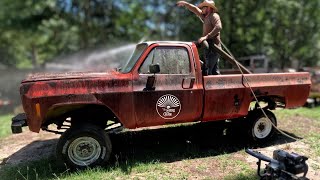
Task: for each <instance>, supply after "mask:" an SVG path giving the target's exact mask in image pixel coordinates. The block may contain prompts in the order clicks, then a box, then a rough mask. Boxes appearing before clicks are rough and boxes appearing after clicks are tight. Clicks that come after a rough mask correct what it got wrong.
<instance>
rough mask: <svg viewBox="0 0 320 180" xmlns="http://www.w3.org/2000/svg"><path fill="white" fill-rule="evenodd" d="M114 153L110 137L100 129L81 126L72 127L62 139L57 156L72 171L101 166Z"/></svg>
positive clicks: (58, 145) (91, 126)
mask: <svg viewBox="0 0 320 180" xmlns="http://www.w3.org/2000/svg"><path fill="white" fill-rule="evenodd" d="M111 151H112V145H111V141H110V138H109V135H108V134H107V133H106V132H105V131H104V130H103V129H102V128H100V127H98V126H95V125H92V124H81V125H77V126H74V127H71V128H70V129H68V130H67V131H66V132H64V133H63V134H62V136H61V137H60V139H59V141H58V144H57V148H56V155H57V157H58V159H60V160H63V161H64V163H66V164H67V166H68V167H69V168H71V169H84V168H87V167H94V166H101V165H104V164H106V163H107V162H108V160H109V158H110V154H111Z"/></svg>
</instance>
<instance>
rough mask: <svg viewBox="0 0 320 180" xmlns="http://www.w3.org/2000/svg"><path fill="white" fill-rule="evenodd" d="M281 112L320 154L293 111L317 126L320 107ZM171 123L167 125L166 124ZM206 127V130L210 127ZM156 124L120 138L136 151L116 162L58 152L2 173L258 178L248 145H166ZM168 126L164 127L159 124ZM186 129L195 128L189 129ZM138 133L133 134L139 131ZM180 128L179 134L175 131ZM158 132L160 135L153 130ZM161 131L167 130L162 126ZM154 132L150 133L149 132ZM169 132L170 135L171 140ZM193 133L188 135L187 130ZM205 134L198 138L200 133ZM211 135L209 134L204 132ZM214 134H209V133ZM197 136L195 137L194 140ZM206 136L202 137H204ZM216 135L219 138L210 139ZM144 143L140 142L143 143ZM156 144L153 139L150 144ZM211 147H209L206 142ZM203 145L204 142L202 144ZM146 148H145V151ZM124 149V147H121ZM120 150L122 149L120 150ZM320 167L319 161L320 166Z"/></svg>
mask: <svg viewBox="0 0 320 180" xmlns="http://www.w3.org/2000/svg"><path fill="white" fill-rule="evenodd" d="M275 114H276V116H277V118H278V124H279V125H281V129H283V130H285V131H288V132H290V133H294V134H295V135H297V136H299V137H302V138H303V140H302V141H303V142H305V143H307V144H309V145H310V147H311V148H312V149H311V150H310V151H311V152H312V153H315V156H320V135H319V133H315V132H312V130H310V132H308V133H306V132H305V131H306V129H308V127H302V128H292V127H296V126H298V125H297V123H298V122H292V119H293V117H295V118H296V117H302V118H305V117H306V118H307V122H308V123H310V125H312V126H314V127H315V128H320V107H317V108H314V109H308V108H299V109H294V110H279V111H276V112H275ZM10 119H11V115H5V116H1V117H0V120H1V121H0V123H1V126H0V127H1V137H4V136H7V135H8V134H10V123H11V121H10ZM170 128H172V129H174V133H172V135H177V134H180V132H176V130H181V129H184V128H190V127H188V126H186V127H184V126H181V127H169V129H170ZM166 129H168V128H166ZM207 130H208V129H206V128H204V129H202V131H207ZM155 131H157V130H152V131H150V132H145V133H144V132H134V133H136V134H137V133H140V134H141V136H135V138H136V139H138V138H142V139H144V140H143V141H142V142H139V141H138V140H136V139H130V136H128V138H129V139H128V140H127V141H124V142H121V143H123V144H128V145H125V146H124V147H120V149H125V148H131V146H133V145H130V143H131V141H133V140H134V141H137V142H133V144H135V143H136V144H137V148H136V149H133V152H131V151H130V152H129V153H128V152H126V153H127V154H126V155H124V157H119V159H117V158H116V159H115V160H112V162H111V163H110V164H109V165H108V166H107V167H103V168H94V169H87V170H84V171H73V172H72V171H70V170H69V169H67V168H66V167H65V166H64V165H63V164H59V162H57V161H56V159H55V158H54V157H51V158H49V159H44V160H41V161H35V162H30V163H26V164H22V165H19V166H4V167H1V168H0V177H1V179H4V180H6V179H71V180H77V179H170V180H171V179H195V178H198V179H227V180H242V179H243V180H247V179H249V180H250V179H252V180H253V179H258V177H257V176H256V169H254V168H252V167H250V166H249V165H248V163H247V162H246V161H245V159H243V157H245V156H246V153H245V152H244V147H246V146H247V145H243V144H241V145H240V146H239V145H238V144H237V142H236V141H235V143H230V144H229V143H224V144H222V145H221V146H220V144H219V143H218V145H217V146H210V142H208V141H205V142H203V144H202V142H200V143H198V144H197V145H194V144H192V143H191V144H186V145H184V144H183V143H181V144H182V145H181V144H180V145H176V144H179V143H180V142H179V141H180V140H185V139H184V136H182V137H180V138H177V140H176V139H174V140H172V144H170V143H169V145H161V143H165V142H162V141H159V142H158V144H160V145H157V143H156V142H153V141H157V140H158V139H157V136H158V134H156V133H155ZM159 131H165V130H159ZM185 132H186V134H187V133H188V132H189V133H190V131H189V130H187V131H185ZM134 133H133V135H134ZM175 133H176V134H175ZM154 134H156V135H154ZM159 134H164V133H163V132H162V133H161V132H160V133H159ZM146 136H151V137H150V138H145V137H146ZM168 137H169V138H167V137H166V136H165V141H166V140H170V137H171V135H170V134H169V135H168ZM186 137H188V135H186ZM201 138H202V137H200V138H199V139H201ZM205 138H208V137H205ZM209 138H210V137H209ZM190 141H191V142H192V141H193V140H192V139H191V140H190ZM200 141H201V140H200ZM211 141H217V139H211ZM140 143H141V144H140ZM150 144H151V145H150ZM207 144H209V145H208V147H206V145H207ZM202 146H204V147H202ZM238 146H239V147H238ZM141 151H142V152H141ZM120 152H122V151H120ZM120 156H121V153H120ZM319 168H320V167H319Z"/></svg>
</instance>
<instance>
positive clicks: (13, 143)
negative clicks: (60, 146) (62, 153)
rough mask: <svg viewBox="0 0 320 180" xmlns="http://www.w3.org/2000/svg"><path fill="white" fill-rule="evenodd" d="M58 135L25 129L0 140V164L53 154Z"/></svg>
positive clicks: (36, 158) (28, 160) (30, 159)
mask: <svg viewBox="0 0 320 180" xmlns="http://www.w3.org/2000/svg"><path fill="white" fill-rule="evenodd" d="M57 138H59V135H55V134H52V133H48V132H40V133H39V134H38V133H33V132H30V131H27V130H25V132H23V133H21V134H15V135H11V136H9V137H7V138H4V139H2V140H0V152H1V154H0V164H1V166H3V165H5V164H9V165H16V164H19V163H26V162H30V161H35V160H39V159H43V158H46V157H49V156H50V155H53V154H54V152H55V145H56V143H57V140H58V139H57Z"/></svg>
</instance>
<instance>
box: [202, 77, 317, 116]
mask: <svg viewBox="0 0 320 180" xmlns="http://www.w3.org/2000/svg"><path fill="white" fill-rule="evenodd" d="M243 76H245V77H246V78H247V79H248V82H249V84H250V86H251V87H252V89H253V91H254V92H255V95H256V96H257V97H258V98H262V97H266V96H268V97H269V98H274V99H275V101H280V102H281V103H283V104H284V105H285V108H295V107H299V106H302V105H304V103H305V100H306V98H307V97H308V95H309V90H310V86H311V80H310V76H309V73H304V72H303V73H268V74H245V75H241V74H237V75H220V76H204V78H203V79H204V82H203V83H204V89H205V98H204V99H205V103H204V113H203V114H204V116H203V120H204V121H209V120H220V119H230V118H236V117H241V116H245V115H247V113H248V108H249V105H250V103H251V102H252V101H254V96H253V95H252V93H251V90H250V88H249V86H248V84H247V83H246V80H245V79H244V77H243Z"/></svg>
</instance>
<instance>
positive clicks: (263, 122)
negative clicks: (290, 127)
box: [249, 109, 277, 142]
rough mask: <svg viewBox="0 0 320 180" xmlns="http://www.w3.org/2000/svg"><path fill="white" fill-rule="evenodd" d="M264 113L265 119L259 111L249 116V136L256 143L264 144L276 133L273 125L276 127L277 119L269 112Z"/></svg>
mask: <svg viewBox="0 0 320 180" xmlns="http://www.w3.org/2000/svg"><path fill="white" fill-rule="evenodd" d="M264 111H265V113H266V115H267V116H268V117H266V116H265V115H264V113H263V112H262V111H261V110H260V109H259V110H255V111H253V112H251V115H250V116H249V118H250V120H251V123H250V126H249V136H251V138H252V139H253V140H254V141H257V142H265V141H267V140H269V139H270V138H271V137H272V136H273V135H274V133H275V131H276V130H275V128H274V127H273V125H274V126H277V119H276V117H275V115H274V114H273V113H272V112H271V111H268V110H264Z"/></svg>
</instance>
